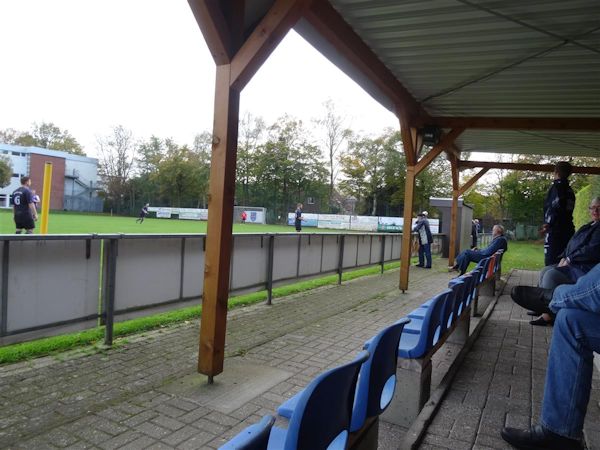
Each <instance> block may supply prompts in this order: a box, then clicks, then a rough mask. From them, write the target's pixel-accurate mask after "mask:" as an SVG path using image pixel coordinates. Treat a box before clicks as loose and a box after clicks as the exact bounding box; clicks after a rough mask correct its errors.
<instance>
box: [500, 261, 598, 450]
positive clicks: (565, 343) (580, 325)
mask: <svg viewBox="0 0 600 450" xmlns="http://www.w3.org/2000/svg"><path fill="white" fill-rule="evenodd" d="M549 307H550V309H551V310H552V311H553V312H554V313H556V319H555V322H554V332H553V334H552V343H551V345H550V354H549V356H548V368H547V370H546V385H545V387H544V401H543V404H542V415H541V419H540V423H539V424H538V425H534V426H533V427H531V428H529V429H528V430H519V429H515V428H504V429H503V430H502V433H501V434H502V438H503V439H504V440H505V441H507V442H509V443H510V444H512V445H513V446H515V447H516V448H519V449H561V450H569V449H582V448H583V446H582V445H581V442H580V439H581V436H582V431H583V421H584V419H585V413H586V411H587V405H588V401H589V399H590V390H591V386H592V372H593V369H594V367H593V363H594V352H596V353H599V352H600V264H596V266H594V268H593V269H592V270H590V271H589V272H588V273H587V274H586V275H584V276H582V277H581V278H579V279H578V280H577V283H576V284H569V285H561V286H558V287H557V288H556V289H555V290H554V293H553V295H552V301H551V302H550V306H549Z"/></svg>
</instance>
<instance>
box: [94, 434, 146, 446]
mask: <svg viewBox="0 0 600 450" xmlns="http://www.w3.org/2000/svg"><path fill="white" fill-rule="evenodd" d="M142 436H143V435H142V433H140V432H138V431H134V430H127V431H125V432H124V433H121V434H119V435H117V436H114V437H112V438H111V439H109V440H108V441H105V442H102V443H100V444H98V446H99V447H100V448H102V449H103V450H114V449H118V448H122V447H125V446H126V445H127V444H129V443H130V442H133V441H135V440H136V439H138V438H140V437H142Z"/></svg>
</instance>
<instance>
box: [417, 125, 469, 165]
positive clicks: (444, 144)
mask: <svg viewBox="0 0 600 450" xmlns="http://www.w3.org/2000/svg"><path fill="white" fill-rule="evenodd" d="M463 131H465V129H464V128H454V129H452V130H451V131H450V132H449V133H448V134H446V135H444V136H442V139H441V140H440V142H439V143H438V144H437V145H436V146H434V147H433V148H432V149H431V150H430V151H429V153H427V154H426V155H425V156H423V158H421V160H420V161H419V162H418V163H417V165H416V167H415V172H416V175H418V174H419V173H420V172H421V171H422V170H423V169H425V168H426V167H427V166H428V165H429V164H431V162H432V161H433V160H434V159H435V158H436V157H437V156H438V155H439V154H440V153H442V152H443V151H444V149H445V148H448V147H450V145H452V143H453V142H454V141H455V140H456V138H458V136H460V135H461V133H462V132H463Z"/></svg>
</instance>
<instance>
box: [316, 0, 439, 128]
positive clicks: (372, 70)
mask: <svg viewBox="0 0 600 450" xmlns="http://www.w3.org/2000/svg"><path fill="white" fill-rule="evenodd" d="M304 18H305V19H306V20H307V21H308V22H309V23H310V24H311V25H312V27H313V28H315V30H316V31H317V32H318V33H319V34H320V35H321V36H322V37H324V38H325V39H327V41H328V42H329V43H330V44H331V45H332V46H333V47H334V48H335V49H336V50H337V51H338V52H339V53H340V54H341V55H343V56H344V57H345V59H346V60H348V61H349V62H350V63H351V64H352V65H353V66H354V67H355V68H356V69H358V70H359V71H360V72H361V73H362V74H363V75H365V76H366V77H367V78H368V79H369V80H370V81H372V82H373V83H374V85H375V86H377V88H378V89H379V90H380V91H381V92H383V93H384V94H385V95H386V96H387V97H388V98H390V99H391V100H392V102H393V103H394V105H396V108H397V109H399V111H398V112H403V113H404V114H406V117H407V119H408V122H409V123H411V122H412V121H413V119H416V118H419V119H421V120H424V121H425V122H427V119H428V118H429V115H428V114H427V112H426V111H425V110H424V109H423V108H422V107H421V105H420V104H419V102H417V100H415V98H414V97H413V96H412V95H411V94H410V93H409V91H408V90H407V89H406V88H405V87H404V86H403V85H402V83H400V82H399V81H398V79H397V78H396V77H395V75H394V74H393V73H392V72H391V71H390V70H389V69H388V68H387V67H386V66H385V64H384V63H383V62H381V60H380V59H379V58H378V57H377V55H375V53H373V51H372V50H371V49H370V48H369V46H368V45H367V44H365V42H364V41H363V40H362V39H361V38H360V36H359V35H358V34H356V32H355V31H354V30H353V29H352V27H351V26H350V25H348V24H347V23H346V21H345V20H344V19H343V18H342V16H341V15H340V14H339V13H338V12H337V11H336V10H335V9H334V8H333V6H331V5H330V4H329V2H327V1H314V2H313V3H312V4H311V5H310V7H309V8H308V9H307V10H306V12H305V14H304Z"/></svg>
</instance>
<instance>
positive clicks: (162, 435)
mask: <svg viewBox="0 0 600 450" xmlns="http://www.w3.org/2000/svg"><path fill="white" fill-rule="evenodd" d="M445 263H446V261H445V260H439V261H437V264H438V266H437V267H435V268H434V269H433V270H424V269H416V268H415V269H413V270H411V285H410V290H409V291H408V292H407V293H406V294H401V293H400V292H399V291H398V289H397V284H398V277H399V276H398V272H397V271H393V272H390V273H386V274H384V275H380V276H373V277H369V278H366V279H360V280H355V281H352V282H348V283H345V284H344V285H342V286H336V287H327V288H322V289H319V290H316V291H312V292H310V293H306V294H302V295H296V296H292V297H288V298H286V299H274V304H273V306H270V307H268V306H266V305H256V306H252V307H248V308H244V309H239V310H235V311H233V312H232V313H231V314H230V318H229V322H228V333H227V348H226V353H227V359H226V369H225V372H224V373H223V374H222V375H219V376H218V377H216V378H215V384H214V385H212V386H207V385H206V383H205V380H206V377H203V376H201V375H198V374H197V373H196V372H195V368H196V364H197V347H198V325H197V323H188V324H182V325H180V326H176V327H170V328H165V329H162V330H158V331H154V332H151V333H145V334H143V335H139V336H136V337H129V338H125V339H121V340H119V341H117V343H116V346H115V348H113V349H111V350H108V351H104V352H98V351H96V350H94V349H85V350H79V351H75V352H70V353H68V354H63V355H60V356H55V357H47V358H40V359H37V360H34V361H31V362H25V363H20V364H13V365H7V366H2V367H0V400H1V402H2V408H0V448H28V449H44V448H69V449H80V448H101V449H116V448H125V449H137V448H139V449H142V448H152V449H161V448H178V449H179V448H180V449H191V448H195V449H197V448H216V447H218V446H219V445H221V444H222V443H223V442H225V441H226V440H227V439H228V438H230V437H231V436H233V435H235V434H236V433H237V432H238V431H239V430H241V429H242V428H244V427H245V426H246V425H248V424H251V423H255V422H257V421H258V420H259V419H260V418H261V417H262V416H263V415H264V414H273V412H274V411H275V409H276V407H277V406H278V405H279V404H280V403H281V402H283V401H284V400H285V399H287V398H289V397H290V396H291V395H293V394H294V393H296V392H297V391H298V390H299V389H301V388H302V387H304V386H305V385H306V384H307V383H308V382H309V381H310V380H311V379H312V378H314V376H315V375H316V374H318V373H320V372H322V371H323V370H324V369H326V368H328V367H333V366H335V365H337V364H339V363H341V362H343V361H347V360H349V359H350V358H351V357H352V356H353V355H355V354H356V352H357V351H358V350H359V349H360V348H361V346H362V343H363V342H364V341H365V340H366V339H368V338H370V337H371V336H373V335H374V334H375V333H376V332H377V331H378V330H379V329H381V328H382V327H384V326H385V325H387V324H389V323H391V322H392V321H394V320H396V319H397V318H399V317H402V316H403V315H405V314H406V313H407V312H409V311H410V310H412V309H413V308H414V307H416V306H418V305H419V304H421V303H422V302H423V301H424V300H426V299H427V298H429V297H430V296H431V295H433V294H435V293H437V292H439V291H440V290H442V289H443V288H444V287H445V286H446V285H447V283H448V280H449V278H450V275H449V274H448V273H447V272H445V270H444V268H445ZM522 276H523V277H527V276H530V279H528V280H529V281H533V273H532V274H530V275H528V274H527V273H524V274H523V275H522ZM523 279H525V278H523ZM519 314H521V313H520V312H517V311H514V312H513V309H512V307H511V305H510V304H509V303H508V302H507V301H506V299H505V298H501V301H500V303H499V304H498V306H497V307H496V311H495V312H494V313H493V315H492V318H491V319H490V321H489V323H488V324H487V326H486V327H485V329H484V330H483V332H482V335H481V339H480V342H479V341H478V342H477V344H476V345H475V348H474V349H473V351H472V354H470V355H469V357H468V359H467V362H466V364H465V365H464V368H463V370H461V371H460V373H459V374H458V375H457V379H456V381H455V383H454V385H453V388H452V391H451V392H450V393H449V395H448V396H447V397H446V399H445V401H444V403H443V405H442V406H441V409H440V412H439V414H438V415H437V416H436V418H435V420H434V422H433V424H432V426H431V427H430V429H429V430H428V433H427V435H426V436H425V440H424V443H423V445H422V448H461V449H462V448H471V447H473V448H496V447H498V448H504V447H503V446H502V442H501V441H499V440H498V430H499V427H500V426H501V424H503V423H504V422H508V423H513V424H521V423H523V424H525V423H527V424H528V423H529V418H530V417H531V416H532V415H533V416H534V417H535V414H537V410H536V408H537V406H535V405H537V404H539V399H540V397H541V389H542V385H543V371H544V367H545V349H546V346H547V340H548V337H549V329H548V330H545V329H539V328H538V329H535V330H532V329H531V328H532V327H530V326H529V325H528V324H526V323H524V322H523V320H524V319H525V316H522V315H521V316H519ZM440 354H441V358H440V359H439V361H437V368H441V367H443V366H444V364H446V362H445V360H444V358H443V356H444V355H443V352H440ZM494 355H495V356H494ZM439 372H441V371H440V370H436V369H435V368H434V384H435V382H436V380H438V379H439V378H440V376H441V373H439ZM532 374H533V376H532ZM595 394H596V393H595ZM497 397H499V398H500V400H498V401H496V398H497ZM596 404H597V400H595V401H594V405H596ZM498 405H502V407H500V406H498ZM532 405H533V406H532ZM454 408H455V410H454ZM503 408H504V409H503ZM532 408H533V409H532ZM596 409H598V408H597V407H596ZM456 411H460V412H461V414H456ZM507 411H508V412H509V413H510V414H508V413H507ZM500 417H502V420H500ZM505 418H506V420H505ZM597 423H598V421H597V420H596V424H597ZM596 426H597V425H596ZM404 432H405V430H403V429H401V428H399V427H396V426H392V425H390V424H387V423H385V422H382V423H381V425H380V448H382V449H394V448H398V443H399V442H400V441H401V438H402V436H403V434H404Z"/></svg>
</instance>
